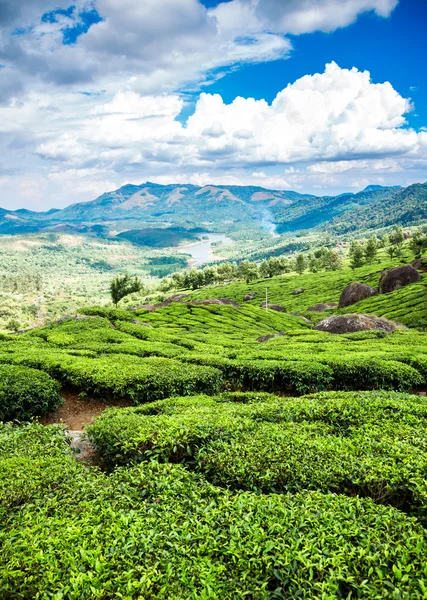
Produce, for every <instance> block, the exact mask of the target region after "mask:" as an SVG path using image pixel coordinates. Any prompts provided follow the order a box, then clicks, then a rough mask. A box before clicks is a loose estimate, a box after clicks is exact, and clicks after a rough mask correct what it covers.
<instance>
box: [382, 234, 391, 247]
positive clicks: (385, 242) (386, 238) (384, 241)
mask: <svg viewBox="0 0 427 600" xmlns="http://www.w3.org/2000/svg"><path fill="white" fill-rule="evenodd" d="M389 243H390V237H389V236H388V235H387V234H386V233H385V234H384V235H383V237H382V238H381V242H380V247H381V248H387V246H388V245H389Z"/></svg>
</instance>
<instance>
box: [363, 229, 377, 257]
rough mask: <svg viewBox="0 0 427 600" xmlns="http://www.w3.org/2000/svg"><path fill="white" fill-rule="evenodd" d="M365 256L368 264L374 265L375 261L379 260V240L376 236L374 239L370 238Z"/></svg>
mask: <svg viewBox="0 0 427 600" xmlns="http://www.w3.org/2000/svg"><path fill="white" fill-rule="evenodd" d="M364 254H365V261H366V262H367V263H368V264H370V263H373V262H374V260H375V259H376V258H377V255H378V240H377V238H376V237H375V236H374V235H373V236H372V237H370V238H369V240H368V241H367V242H366V245H365V249H364Z"/></svg>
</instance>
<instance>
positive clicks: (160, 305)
mask: <svg viewBox="0 0 427 600" xmlns="http://www.w3.org/2000/svg"><path fill="white" fill-rule="evenodd" d="M186 298H188V294H174V295H173V296H170V297H169V298H166V300H163V302H159V303H158V304H141V306H137V307H136V308H134V309H133V310H148V312H153V311H154V310H158V309H159V308H165V306H169V304H172V302H182V301H183V300H185V299H186Z"/></svg>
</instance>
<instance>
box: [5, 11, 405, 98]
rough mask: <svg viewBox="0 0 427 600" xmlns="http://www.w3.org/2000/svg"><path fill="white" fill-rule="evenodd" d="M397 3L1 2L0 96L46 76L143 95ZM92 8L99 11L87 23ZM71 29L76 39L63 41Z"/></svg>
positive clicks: (216, 73) (254, 59)
mask: <svg viewBox="0 0 427 600" xmlns="http://www.w3.org/2000/svg"><path fill="white" fill-rule="evenodd" d="M397 2H398V0H286V1H283V0H232V1H231V2H222V3H220V4H218V5H217V6H216V7H214V8H211V9H207V8H206V7H205V6H204V5H203V4H202V3H201V2H200V1H199V0H179V2H177V1H176V0H144V1H143V2H135V1H134V0H120V2H117V0H75V2H74V3H73V4H72V6H71V8H73V10H70V5H69V0H68V1H65V0H55V1H53V0H26V1H25V2H21V1H17V0H0V24H3V25H4V29H3V32H2V34H1V35H0V62H1V64H3V65H5V67H6V69H4V70H2V72H0V78H1V81H0V85H1V88H2V94H1V95H0V101H6V100H7V99H8V98H11V97H16V96H17V95H19V94H24V93H25V92H26V91H27V90H28V89H34V87H35V86H37V85H40V84H44V85H54V86H67V87H69V88H72V89H75V88H76V86H79V85H92V86H97V88H98V89H99V88H101V89H108V90H110V91H113V90H115V91H118V90H119V89H121V88H122V87H123V85H124V82H125V81H126V82H127V84H129V85H132V89H133V90H134V91H136V92H138V93H143V94H158V93H161V92H165V91H167V92H170V91H173V90H176V89H177V88H182V87H184V86H187V87H191V86H193V87H194V86H200V85H203V84H206V83H209V82H211V81H214V80H215V79H216V78H217V77H220V76H221V74H222V73H223V72H224V71H226V70H227V69H230V68H235V67H236V66H237V65H240V64H243V63H248V62H249V63H259V62H265V61H271V60H277V59H281V58H286V57H288V56H289V55H290V53H291V51H292V44H291V41H290V40H289V38H287V37H286V34H288V33H291V34H302V33H309V32H311V31H315V30H318V29H319V30H321V31H333V30H334V29H336V28H338V27H344V26H346V25H349V24H351V23H352V22H354V21H355V20H356V19H357V17H358V16H359V15H360V14H361V13H363V12H366V11H374V12H375V13H376V14H377V15H379V16H381V17H386V16H388V15H389V14H390V13H391V11H392V9H393V8H394V6H396V4H397ZM54 9H55V10H54ZM58 9H62V11H59V12H58ZM64 9H68V10H64ZM49 11H54V17H49V18H46V14H47V13H48V12H49ZM89 13H92V14H96V15H99V18H98V19H94V20H93V22H92V21H91V22H90V23H87V22H86V20H85V15H87V14H89ZM43 14H45V18H44V19H42V18H41V17H42V15H43ZM97 21H99V22H97ZM17 25H19V27H20V35H13V32H14V27H15V26H17ZM73 30H74V31H79V33H80V35H79V36H78V37H77V38H75V37H73V38H72V39H73V40H74V39H75V43H72V44H64V43H63V42H64V38H66V37H67V35H68V33H69V32H70V31H73Z"/></svg>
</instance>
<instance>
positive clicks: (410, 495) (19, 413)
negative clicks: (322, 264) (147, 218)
mask: <svg viewBox="0 0 427 600" xmlns="http://www.w3.org/2000/svg"><path fill="white" fill-rule="evenodd" d="M391 264H396V261H394V263H388V266H391ZM384 266H386V263H381V264H376V265H369V266H365V267H361V268H360V269H356V270H355V271H351V270H350V269H345V270H343V271H340V272H328V273H315V274H310V275H301V276H289V275H283V276H279V277H273V278H271V279H268V280H259V281H256V282H252V283H251V284H229V285H226V286H216V287H213V286H212V287H210V288H207V289H205V290H203V293H202V292H197V293H192V294H190V295H188V296H187V297H186V298H181V299H180V300H181V301H179V302H178V301H175V302H171V303H169V304H167V303H165V304H163V305H162V306H160V307H158V308H157V310H147V309H143V308H140V309H137V310H120V309H115V308H109V307H99V306H94V307H91V308H86V309H84V310H82V311H81V315H80V316H79V317H77V318H69V319H65V320H64V319H63V320H61V321H59V322H57V323H52V324H51V325H48V326H45V327H40V328H36V329H33V330H31V331H28V332H26V333H21V334H18V335H2V336H0V459H1V460H0V539H1V544H0V589H1V590H2V591H3V596H4V597H5V598H11V599H12V598H18V597H22V598H34V597H37V595H39V596H40V594H42V595H43V596H46V597H48V596H49V595H50V596H52V594H54V595H55V597H58V598H60V597H63V598H68V597H69V598H70V599H73V600H74V599H75V600H80V599H84V600H92V599H94V598H98V599H99V600H101V599H103V598H107V597H124V598H129V599H130V600H138V599H139V598H142V597H144V598H153V599H156V598H157V599H158V600H162V599H163V598H173V599H176V600H187V598H191V597H194V598H197V597H198V598H212V600H213V599H215V598H221V599H224V600H233V599H235V598H236V597H240V596H241V597H248V598H265V599H266V600H273V599H274V598H281V597H283V598H285V597H295V598H296V597H306V598H319V600H320V599H321V598H331V599H332V598H351V597H354V598H356V597H359V598H364V599H367V600H378V599H383V600H387V599H388V598H390V597H391V596H390V594H392V595H393V596H394V597H396V598H398V597H402V598H423V597H424V591H425V590H426V589H427V576H426V573H425V555H426V553H427V535H426V530H425V527H426V525H427V501H426V498H427V490H426V483H425V472H426V469H427V452H426V450H425V449H426V447H427V436H426V430H425V419H426V418H427V403H426V399H425V397H424V396H423V394H425V390H426V388H427V332H425V331H422V330H420V329H417V328H415V327H414V325H416V324H418V325H420V324H421V325H422V323H420V322H418V323H415V321H413V322H412V323H409V322H408V321H407V323H408V325H411V327H410V328H409V329H406V328H398V329H396V330H395V331H393V332H390V333H387V332H385V331H382V330H381V331H380V330H370V331H362V332H356V333H347V334H342V335H334V334H331V333H326V332H323V331H317V330H315V329H313V323H314V322H316V321H317V320H318V318H319V319H320V318H323V317H324V316H326V315H327V314H330V313H331V311H329V312H328V313H324V314H319V313H311V315H312V316H313V315H314V317H313V318H312V319H307V318H303V317H302V316H299V315H300V314H301V313H303V314H305V315H310V313H308V312H306V309H307V308H308V304H309V303H315V302H321V301H328V300H336V299H337V297H338V295H339V293H340V291H341V289H342V287H343V286H344V285H346V284H347V283H348V282H349V281H352V280H354V279H358V280H359V281H366V282H369V283H372V284H375V283H377V282H378V276H379V273H378V271H379V269H380V268H382V267H384ZM426 284H427V280H426V274H425V273H423V275H422V280H421V282H418V283H413V284H411V285H408V286H406V287H404V288H401V289H399V290H397V291H395V292H391V293H389V294H382V295H379V296H374V297H372V298H370V299H368V300H364V301H362V302H359V303H356V304H354V305H352V306H351V307H349V308H351V310H352V312H356V313H357V312H361V311H362V310H363V311H365V310H366V311H369V309H372V308H374V307H375V310H380V311H382V312H381V314H385V315H387V316H395V317H396V318H397V317H399V319H400V321H401V322H404V321H405V318H406V317H408V316H411V317H417V316H418V318H419V319H421V318H422V317H423V316H425V315H426V304H425V303H426ZM266 285H269V288H270V296H271V299H272V300H274V301H275V302H278V303H281V304H282V305H283V304H284V305H286V307H287V309H288V311H295V312H298V313H299V314H295V315H293V314H290V313H289V312H288V313H282V312H278V311H275V310H271V309H270V310H269V311H268V312H266V311H265V310H264V309H263V308H261V307H260V306H259V304H260V301H261V300H262V298H263V292H265V286H266ZM301 286H303V287H304V288H305V291H304V292H303V293H302V294H298V295H294V294H292V291H293V290H295V289H296V288H297V287H301ZM248 291H257V292H258V294H259V296H258V297H257V298H256V299H254V300H253V301H249V302H244V301H243V295H244V294H245V293H247V292H248ZM206 295H209V297H210V298H213V297H224V296H226V295H227V296H228V297H229V298H234V299H235V300H237V301H238V303H239V304H237V303H236V305H233V304H225V305H217V304H212V303H211V304H197V302H196V301H195V300H196V299H197V298H199V299H200V298H201V297H205V296H206ZM369 303H370V304H369ZM402 311H403V312H402ZM334 312H338V313H339V312H345V310H344V311H338V310H335V311H334ZM400 313H402V314H400ZM266 336H267V337H266ZM77 394H79V396H78V397H77ZM64 400H65V403H64ZM107 406H108V407H109V408H108V409H107V410H104V411H103V412H102V413H101V414H99V412H100V411H101V410H102V409H104V408H106V407H107ZM76 407H78V408H76ZM75 410H78V411H80V412H79V413H78V414H75V413H74V412H73V411H75ZM80 414H83V415H84V416H85V418H86V420H85V421H81V420H80V421H78V419H79V418H80V419H81V418H82V417H81V416H80ZM40 416H41V422H42V423H50V425H42V424H41V423H37V422H32V423H28V424H25V421H28V420H32V419H34V417H36V418H37V417H40ZM94 416H96V419H95V421H94V422H93V423H92V424H89V421H90V419H91V418H92V417H94ZM13 420H15V424H13V425H12V424H11V423H7V422H8V421H13ZM2 421H3V422H2ZM76 422H78V423H79V426H78V429H81V426H82V424H83V423H84V424H87V427H86V435H87V437H88V439H86V440H85V439H84V438H83V437H82V436H83V434H82V432H81V431H72V432H70V433H69V434H66V433H65V432H64V429H63V426H62V425H58V423H61V424H64V423H65V424H68V423H76ZM68 427H72V426H71V425H68ZM73 429H76V426H75V425H74V427H73ZM72 440H73V448H74V450H71V449H70V442H71V441H72ZM81 448H86V451H83V453H82V454H79V453H78V451H79V450H80V449H81ZM76 452H77V453H76ZM76 458H77V459H78V460H76ZM99 467H101V469H100V468H99ZM384 556H386V557H387V560H384V558H383V557H384ZM373 570H375V572H376V573H380V575H378V577H377V576H375V577H373ZM338 573H339V576H338ZM403 573H405V575H403ZM385 582H387V585H385ZM16 590H19V594H17V593H16ZM301 593H303V595H302V596H301ZM52 597H54V596H52Z"/></svg>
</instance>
